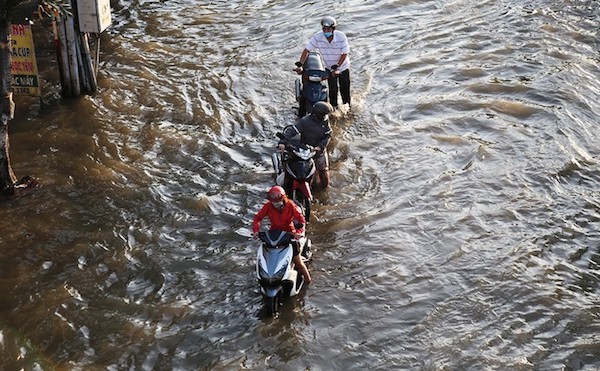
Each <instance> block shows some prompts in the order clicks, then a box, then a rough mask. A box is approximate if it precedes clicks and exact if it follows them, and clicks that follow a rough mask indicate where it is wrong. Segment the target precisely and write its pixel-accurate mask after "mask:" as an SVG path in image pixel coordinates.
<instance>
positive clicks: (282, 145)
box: [277, 144, 285, 152]
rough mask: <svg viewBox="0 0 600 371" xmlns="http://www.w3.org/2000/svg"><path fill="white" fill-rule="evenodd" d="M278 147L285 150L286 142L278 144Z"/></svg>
mask: <svg viewBox="0 0 600 371" xmlns="http://www.w3.org/2000/svg"><path fill="white" fill-rule="evenodd" d="M277 147H278V148H279V150H280V151H281V152H283V151H285V144H278V145H277Z"/></svg>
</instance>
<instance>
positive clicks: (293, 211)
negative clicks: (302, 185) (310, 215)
mask: <svg viewBox="0 0 600 371" xmlns="http://www.w3.org/2000/svg"><path fill="white" fill-rule="evenodd" d="M265 217H268V218H269V220H270V221H271V228H270V229H278V230H281V231H286V232H292V233H298V234H302V233H304V225H305V224H306V219H304V215H303V214H302V211H301V209H300V207H298V206H297V205H296V204H295V203H294V202H293V201H289V200H288V201H286V203H285V204H284V205H283V209H281V211H279V210H277V209H276V208H275V206H273V204H271V202H267V203H265V204H264V205H263V207H262V208H261V209H260V211H259V212H258V213H256V215H255V216H254V221H253V223H252V232H254V233H256V232H258V230H259V229H260V222H261V221H262V220H263V219H264V218H265ZM294 221H296V222H298V223H301V224H302V227H301V228H299V229H296V228H295V227H294Z"/></svg>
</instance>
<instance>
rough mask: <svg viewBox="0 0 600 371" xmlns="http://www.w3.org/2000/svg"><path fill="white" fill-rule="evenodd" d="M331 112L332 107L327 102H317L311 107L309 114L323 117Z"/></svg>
mask: <svg viewBox="0 0 600 371" xmlns="http://www.w3.org/2000/svg"><path fill="white" fill-rule="evenodd" d="M331 112H333V107H332V106H331V104H329V103H327V102H322V101H319V102H317V103H315V104H314V105H313V107H312V111H311V113H312V114H313V115H315V116H324V115H328V114H330V113H331Z"/></svg>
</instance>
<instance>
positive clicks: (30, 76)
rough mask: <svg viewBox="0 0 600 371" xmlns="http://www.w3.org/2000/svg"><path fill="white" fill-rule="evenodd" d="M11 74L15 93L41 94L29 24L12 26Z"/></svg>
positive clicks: (37, 95)
mask: <svg viewBox="0 0 600 371" xmlns="http://www.w3.org/2000/svg"><path fill="white" fill-rule="evenodd" d="M10 39H11V70H10V71H11V74H12V87H13V92H14V93H15V94H28V95H33V96H36V97H39V96H41V89H40V83H39V82H40V77H39V75H38V68H37V61H36V59H35V49H34V47H33V34H32V33H31V25H29V24H13V25H11V26H10Z"/></svg>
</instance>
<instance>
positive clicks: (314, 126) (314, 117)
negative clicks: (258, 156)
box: [278, 102, 333, 188]
mask: <svg viewBox="0 0 600 371" xmlns="http://www.w3.org/2000/svg"><path fill="white" fill-rule="evenodd" d="M331 112H333V107H332V106H331V104H329V103H327V102H317V103H315V104H314V105H313V109H312V113H311V114H310V115H308V116H304V117H303V118H301V119H300V120H298V121H297V122H296V123H295V124H294V125H293V126H289V127H288V128H286V130H285V131H284V132H283V136H284V137H285V138H284V139H281V140H280V141H279V143H278V147H279V149H280V150H281V151H284V150H285V144H286V142H287V141H288V140H289V139H291V138H293V137H294V136H296V135H298V134H300V141H301V142H302V143H304V144H308V145H309V146H313V147H315V150H316V151H317V155H316V156H315V165H316V166H317V172H318V174H319V176H318V178H319V180H320V185H321V186H323V187H324V188H327V187H328V186H329V157H328V155H327V145H328V144H329V142H330V141H331V134H332V130H331V126H330V125H329V114H330V113H331ZM319 180H317V185H319Z"/></svg>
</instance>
